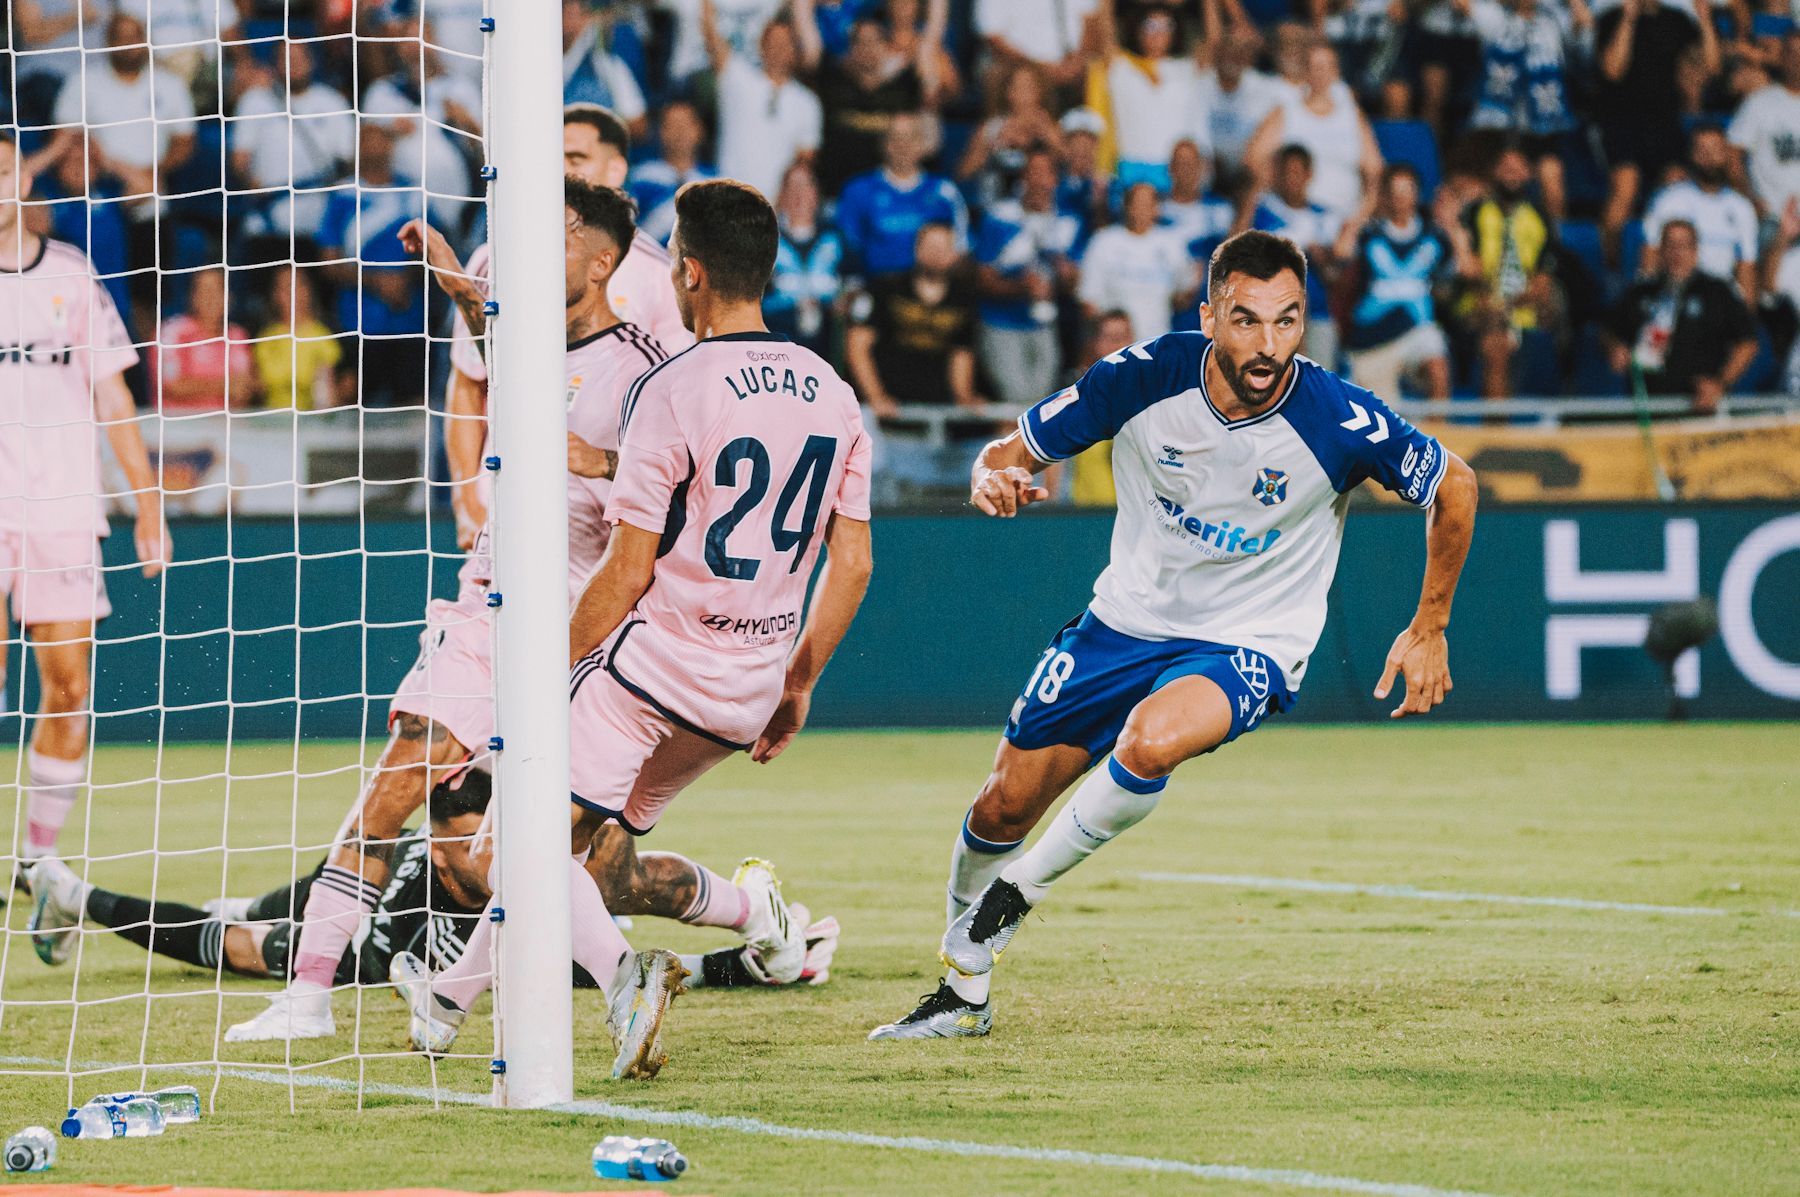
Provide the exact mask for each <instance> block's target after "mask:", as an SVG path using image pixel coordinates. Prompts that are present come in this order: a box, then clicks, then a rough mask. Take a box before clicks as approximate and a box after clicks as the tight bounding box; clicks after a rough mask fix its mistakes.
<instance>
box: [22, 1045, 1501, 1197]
mask: <svg viewBox="0 0 1800 1197" xmlns="http://www.w3.org/2000/svg"><path fill="white" fill-rule="evenodd" d="M0 1063H3V1064H36V1065H44V1066H50V1067H61V1066H62V1063H63V1062H62V1061H61V1060H50V1059H44V1058H41V1057H36V1056H0ZM82 1067H83V1069H84V1070H85V1069H89V1068H92V1069H96V1070H98V1069H104V1068H110V1067H114V1066H113V1065H104V1064H93V1065H89V1064H84V1065H83V1066H82ZM116 1067H117V1068H119V1069H120V1070H121V1071H129V1070H131V1069H136V1068H142V1067H145V1066H144V1065H139V1064H120V1065H117V1066H116ZM148 1067H150V1068H153V1069H158V1070H159V1071H169V1072H179V1073H184V1074H191V1075H198V1076H211V1075H212V1074H213V1071H214V1070H213V1069H211V1068H201V1067H195V1066H193V1065H180V1066H162V1067H160V1068H159V1066H158V1065H155V1064H152V1065H149V1066H148ZM218 1071H219V1072H220V1073H221V1074H222V1075H224V1076H228V1077H232V1078H234V1079H237V1080H242V1081H253V1082H256V1083H258V1084H264V1085H289V1084H291V1085H293V1086H294V1087H296V1088H301V1089H334V1090H339V1091H342V1092H352V1093H353V1092H356V1091H357V1089H358V1085H357V1083H356V1082H355V1081H347V1080H342V1079H339V1078H337V1077H327V1076H310V1075H306V1074H298V1075H289V1074H287V1073H281V1072H269V1071H267V1070H264V1069H254V1068H240V1067H236V1066H233V1065H229V1064H227V1065H223V1066H221V1067H220V1068H219V1069H218ZM360 1088H361V1091H362V1092H363V1093H370V1094H374V1095H376V1096H378V1097H409V1098H416V1099H419V1100H422V1101H440V1102H445V1103H448V1104H450V1105H459V1106H486V1105H489V1099H488V1096H487V1094H485V1093H465V1092H463V1091H461V1090H457V1089H429V1088H426V1087H424V1086H419V1085H387V1084H379V1083H369V1084H364V1085H362V1086H360ZM549 1108H550V1110H551V1111H553V1112H556V1113H564V1114H588V1115H593V1116H594V1117H597V1118H612V1119H618V1120H623V1121H628V1122H646V1123H649V1124H651V1125H653V1126H685V1127H692V1128H694V1129H696V1130H725V1131H737V1132H738V1133H739V1134H745V1135H764V1136H767V1137H770V1138H776V1139H804V1140H810V1141H813V1142H820V1143H842V1144H845V1145H847V1146H851V1147H879V1148H886V1149H889V1150H895V1151H917V1152H924V1153H927V1154H932V1155H963V1156H981V1157H986V1158H989V1159H1004V1160H1024V1161H1027V1162H1029V1163H1034V1164H1074V1165H1077V1166H1084V1167H1090V1168H1115V1169H1120V1170H1123V1171H1128V1172H1160V1173H1163V1174H1165V1175H1173V1176H1195V1177H1199V1178H1201V1179H1203V1180H1227V1181H1237V1182H1238V1183H1240V1184H1259V1185H1286V1186H1288V1187H1289V1188H1295V1189H1314V1190H1322V1191H1324V1192H1331V1193H1368V1194H1373V1195H1374V1197H1488V1195H1487V1194H1483V1193H1474V1192H1470V1191H1468V1190H1466V1189H1439V1188H1434V1187H1432V1186H1431V1185H1413V1184H1394V1183H1390V1182H1388V1181H1383V1180H1362V1179H1360V1178H1358V1177H1354V1176H1331V1175H1328V1174H1326V1173H1323V1172H1308V1171H1305V1170H1304V1169H1298V1168H1250V1167H1246V1166H1244V1165H1241V1164H1192V1163H1189V1162H1187V1161H1186V1160H1168V1159H1161V1158H1159V1157H1157V1156H1148V1155H1119V1154H1116V1153H1114V1152H1107V1151H1071V1150H1068V1149H1066V1148H1055V1147H1017V1146H1014V1145H1012V1144H1009V1143H978V1142H973V1141H970V1140H964V1139H932V1138H927V1137H925V1136H923V1135H872V1134H868V1133H866V1132H863V1131H840V1130H824V1129H822V1128H819V1127H810V1126H783V1125H781V1124H780V1123H777V1122H764V1121H762V1120H761V1119H760V1118H740V1117H737V1116H735V1115H722V1116H721V1115H716V1114H701V1113H698V1112H695V1111H690V1110H657V1109H650V1108H646V1107H644V1106H629V1105H621V1104H619V1103H617V1102H611V1101H598V1100H594V1099H584V1100H581V1101H571V1102H565V1103H564V1104H562V1105H557V1106H551V1107H549Z"/></svg>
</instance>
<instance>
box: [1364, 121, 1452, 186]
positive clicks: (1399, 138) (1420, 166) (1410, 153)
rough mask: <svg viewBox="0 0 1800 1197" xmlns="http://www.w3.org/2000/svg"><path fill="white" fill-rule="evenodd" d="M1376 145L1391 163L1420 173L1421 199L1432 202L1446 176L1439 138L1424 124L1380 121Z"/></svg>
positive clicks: (1419, 122)
mask: <svg viewBox="0 0 1800 1197" xmlns="http://www.w3.org/2000/svg"><path fill="white" fill-rule="evenodd" d="M1374 128H1375V144H1376V145H1378V146H1380V147H1381V156H1382V158H1383V159H1384V160H1385V161H1388V162H1404V163H1406V165H1408V166H1410V167H1412V168H1413V169H1414V170H1416V171H1418V172H1419V193H1420V198H1421V199H1424V200H1430V199H1431V197H1432V194H1433V193H1434V192H1436V191H1437V185H1438V180H1439V179H1441V178H1442V177H1443V172H1442V169H1441V168H1440V167H1439V165H1438V147H1437V138H1436V137H1434V136H1433V135H1432V132H1431V126H1430V125H1428V124H1426V123H1425V122H1424V121H1376V122H1374Z"/></svg>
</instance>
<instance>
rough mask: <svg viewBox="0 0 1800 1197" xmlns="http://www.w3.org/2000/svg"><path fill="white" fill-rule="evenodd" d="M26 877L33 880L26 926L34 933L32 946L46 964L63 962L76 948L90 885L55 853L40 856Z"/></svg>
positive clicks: (30, 880) (32, 934) (31, 881)
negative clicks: (76, 939)
mask: <svg viewBox="0 0 1800 1197" xmlns="http://www.w3.org/2000/svg"><path fill="white" fill-rule="evenodd" d="M26 877H27V880H28V881H29V882H30V884H31V918H30V919H28V920H27V921H26V923H25V929H26V930H27V931H29V932H30V933H31V946H32V947H33V948H34V949H36V951H37V954H38V959H39V960H42V961H43V962H44V963H45V964H61V963H63V962H64V961H65V960H67V959H68V958H69V953H70V952H73V951H74V950H75V932H76V930H77V929H79V928H80V926H81V915H82V908H83V906H84V905H85V904H86V902H87V891H88V887H87V886H86V885H85V884H84V883H83V882H82V880H81V878H79V877H77V876H76V875H75V871H74V870H73V869H71V868H69V866H68V865H66V864H64V863H63V862H62V861H60V860H58V859H56V858H55V857H54V856H46V857H43V858H42V859H40V860H39V861H38V862H37V863H36V864H34V865H32V866H31V869H30V871H29V872H28V873H27V874H26Z"/></svg>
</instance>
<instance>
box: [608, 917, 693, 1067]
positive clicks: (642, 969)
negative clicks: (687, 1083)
mask: <svg viewBox="0 0 1800 1197" xmlns="http://www.w3.org/2000/svg"><path fill="white" fill-rule="evenodd" d="M687 977H688V971H687V969H685V968H683V967H681V958H680V957H679V956H677V955H675V953H673V952H671V951H669V950H668V949H667V948H653V949H651V950H650V951H648V952H633V953H632V954H631V955H629V956H627V957H626V958H625V962H624V963H623V964H621V965H620V966H619V971H618V973H617V974H615V975H614V977H613V980H612V984H611V985H609V986H608V987H607V1002H606V1005H607V1015H606V1023H607V1027H608V1029H610V1030H611V1031H612V1038H613V1066H612V1075H613V1079H614V1080H619V1079H621V1078H625V1079H632V1080H649V1079H650V1078H651V1077H653V1076H655V1075H656V1074H657V1072H658V1071H659V1070H660V1069H661V1068H662V1066H663V1065H664V1064H667V1063H668V1062H669V1053H668V1052H667V1051H666V1050H664V1048H663V1022H664V1020H665V1018H666V1017H667V1015H668V1013H669V1006H670V1004H671V1003H673V1002H674V1000H675V999H676V998H678V997H680V996H681V995H682V994H684V993H686V992H687V986H685V985H683V984H682V982H683V981H685V980H687Z"/></svg>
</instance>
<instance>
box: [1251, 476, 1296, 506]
mask: <svg viewBox="0 0 1800 1197" xmlns="http://www.w3.org/2000/svg"><path fill="white" fill-rule="evenodd" d="M1287 484H1288V476H1287V474H1286V473H1285V472H1284V471H1282V470H1271V469H1269V468H1268V467H1267V466H1264V467H1263V468H1262V469H1260V470H1258V471H1256V481H1255V482H1254V483H1252V484H1251V487H1250V493H1251V494H1252V495H1254V496H1255V497H1256V501H1257V502H1258V503H1261V504H1262V505H1263V506H1264V507H1273V506H1275V504H1277V503H1285V502H1286V501H1287Z"/></svg>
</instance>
